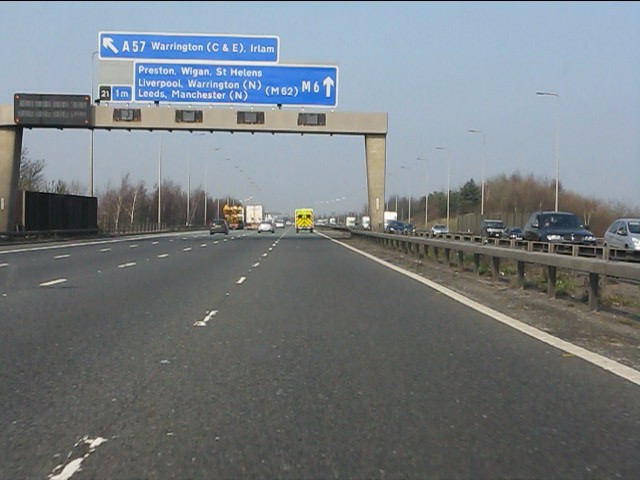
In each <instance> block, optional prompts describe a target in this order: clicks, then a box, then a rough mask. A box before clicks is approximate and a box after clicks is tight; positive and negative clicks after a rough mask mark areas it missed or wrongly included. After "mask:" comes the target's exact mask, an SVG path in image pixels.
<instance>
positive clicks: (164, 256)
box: [158, 253, 169, 258]
mask: <svg viewBox="0 0 640 480" xmlns="http://www.w3.org/2000/svg"><path fill="white" fill-rule="evenodd" d="M168 256H169V254H168V253H161V254H160V255H158V258H167V257H168Z"/></svg>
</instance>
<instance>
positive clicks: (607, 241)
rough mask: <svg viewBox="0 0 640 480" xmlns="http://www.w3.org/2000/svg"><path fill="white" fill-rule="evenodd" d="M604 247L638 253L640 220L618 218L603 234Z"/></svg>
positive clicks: (639, 247)
mask: <svg viewBox="0 0 640 480" xmlns="http://www.w3.org/2000/svg"><path fill="white" fill-rule="evenodd" d="M604 246H605V247H609V248H624V249H625V250H633V251H636V252H637V251H640V218H618V219H617V220H615V221H614V222H613V223H612V224H611V225H609V228H607V230H606V231H605V232H604Z"/></svg>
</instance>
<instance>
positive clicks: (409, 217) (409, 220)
mask: <svg viewBox="0 0 640 480" xmlns="http://www.w3.org/2000/svg"><path fill="white" fill-rule="evenodd" d="M400 168H402V169H403V170H407V171H408V172H409V212H408V222H409V223H411V193H412V192H411V190H413V187H412V183H413V182H412V181H411V168H409V167H407V166H406V165H401V166H400Z"/></svg>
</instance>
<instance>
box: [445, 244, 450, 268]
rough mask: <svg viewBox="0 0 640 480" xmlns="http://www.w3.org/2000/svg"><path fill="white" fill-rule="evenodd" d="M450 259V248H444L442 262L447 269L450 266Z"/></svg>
mask: <svg viewBox="0 0 640 480" xmlns="http://www.w3.org/2000/svg"><path fill="white" fill-rule="evenodd" d="M450 257H451V249H450V248H447V247H445V248H444V261H445V262H446V264H447V267H448V266H449V265H451V261H450V260H449V259H450Z"/></svg>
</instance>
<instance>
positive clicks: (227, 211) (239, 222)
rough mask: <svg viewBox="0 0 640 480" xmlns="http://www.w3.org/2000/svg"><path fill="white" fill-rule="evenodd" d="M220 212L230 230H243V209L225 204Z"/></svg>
mask: <svg viewBox="0 0 640 480" xmlns="http://www.w3.org/2000/svg"><path fill="white" fill-rule="evenodd" d="M222 212H223V213H224V219H225V220H226V221H227V223H228V224H229V228H230V229H231V230H236V229H238V230H242V229H243V228H244V207H242V206H241V205H228V204H227V205H225V206H224V207H223V208H222Z"/></svg>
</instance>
